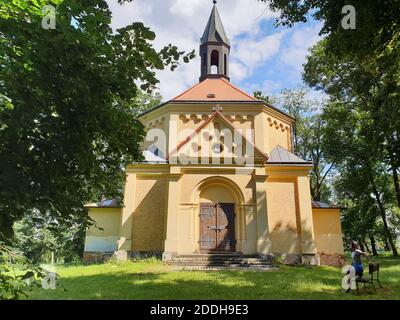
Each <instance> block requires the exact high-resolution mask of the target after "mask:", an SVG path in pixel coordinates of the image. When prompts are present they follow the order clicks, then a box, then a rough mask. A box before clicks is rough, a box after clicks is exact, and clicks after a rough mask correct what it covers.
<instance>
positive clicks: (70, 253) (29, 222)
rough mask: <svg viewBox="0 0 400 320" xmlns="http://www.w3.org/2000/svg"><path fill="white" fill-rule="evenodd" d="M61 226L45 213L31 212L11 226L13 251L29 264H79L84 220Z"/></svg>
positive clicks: (61, 224) (83, 218)
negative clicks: (13, 234) (26, 259)
mask: <svg viewBox="0 0 400 320" xmlns="http://www.w3.org/2000/svg"><path fill="white" fill-rule="evenodd" d="M72 218H73V219H74V220H73V221H69V223H68V225H65V223H64V221H63V220H61V221H59V220H58V219H57V218H56V217H53V216H52V215H51V214H50V213H49V212H47V213H44V214H43V213H40V212H38V211H35V210H34V211H32V212H31V213H30V214H29V215H26V216H25V217H24V218H23V219H22V220H21V221H18V222H17V223H16V224H15V226H14V229H15V240H14V243H13V245H14V247H16V248H18V249H19V250H20V251H21V252H22V253H23V254H24V256H26V257H27V258H28V259H29V260H30V261H32V262H33V263H50V262H52V258H54V261H53V262H55V263H60V262H65V263H70V262H73V261H79V260H80V257H81V256H82V253H83V247H84V240H85V232H86V225H85V223H84V221H85V217H82V216H76V217H72Z"/></svg>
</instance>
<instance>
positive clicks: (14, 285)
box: [0, 242, 47, 300]
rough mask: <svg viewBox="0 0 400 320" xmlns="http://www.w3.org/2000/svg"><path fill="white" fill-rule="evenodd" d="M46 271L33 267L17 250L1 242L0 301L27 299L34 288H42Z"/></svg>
mask: <svg viewBox="0 0 400 320" xmlns="http://www.w3.org/2000/svg"><path fill="white" fill-rule="evenodd" d="M46 274H47V272H46V270H44V269H42V268H41V267H39V266H36V265H32V264H30V263H29V262H28V260H27V259H26V258H25V257H23V256H22V255H20V254H19V253H18V252H16V250H15V249H13V248H11V247H9V246H6V245H4V244H2V243H1V242H0V300H17V299H20V298H21V297H24V296H25V297H27V296H28V293H29V292H30V291H32V289H33V288H34V287H40V286H41V279H43V278H44V277H45V276H46Z"/></svg>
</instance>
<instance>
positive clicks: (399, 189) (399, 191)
mask: <svg viewBox="0 0 400 320" xmlns="http://www.w3.org/2000/svg"><path fill="white" fill-rule="evenodd" d="M393 139H394V138H393V137H391V138H390V139H389V143H388V147H387V148H386V150H387V151H388V153H389V158H390V168H391V170H392V177H393V184H394V191H395V194H396V200H397V206H398V207H399V208H400V182H399V173H398V170H399V167H398V165H397V163H396V156H395V155H394V153H393V151H392V149H391V146H392V145H393V144H394V143H395V142H394V141H393Z"/></svg>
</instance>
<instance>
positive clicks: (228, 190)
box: [194, 177, 243, 253]
mask: <svg viewBox="0 0 400 320" xmlns="http://www.w3.org/2000/svg"><path fill="white" fill-rule="evenodd" d="M195 198H196V199H194V201H195V202H196V203H197V204H198V210H199V212H198V239H199V240H198V243H199V252H203V253H205V252H210V253H211V252H234V251H238V249H240V248H238V246H237V240H238V239H241V235H242V233H243V232H242V230H241V229H242V228H241V227H242V223H241V222H240V220H241V208H242V204H243V195H242V192H241V190H240V189H239V187H238V186H237V185H236V184H235V183H234V182H232V181H231V180H229V179H227V178H224V177H212V178H208V179H205V180H203V181H202V182H201V183H200V184H199V185H198V187H197V189H196V192H195Z"/></svg>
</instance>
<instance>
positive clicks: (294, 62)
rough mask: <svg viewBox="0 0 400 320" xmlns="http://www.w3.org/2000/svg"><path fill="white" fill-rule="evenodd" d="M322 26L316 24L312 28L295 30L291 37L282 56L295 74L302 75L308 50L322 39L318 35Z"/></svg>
mask: <svg viewBox="0 0 400 320" xmlns="http://www.w3.org/2000/svg"><path fill="white" fill-rule="evenodd" d="M320 30H321V25H320V24H316V25H314V26H312V27H305V28H304V27H303V28H299V29H297V30H294V31H293V32H292V34H291V35H290V39H289V42H288V45H287V46H285V48H284V50H282V54H281V55H280V59H281V61H282V62H283V63H284V64H286V65H287V66H289V67H291V68H292V69H293V70H292V71H293V72H296V73H301V71H302V70H303V66H302V65H303V64H304V63H305V62H306V56H307V55H308V48H310V47H311V46H312V45H313V44H314V43H316V42H317V41H319V40H321V39H322V38H321V37H320V36H319V35H318V32H319V31H320Z"/></svg>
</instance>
